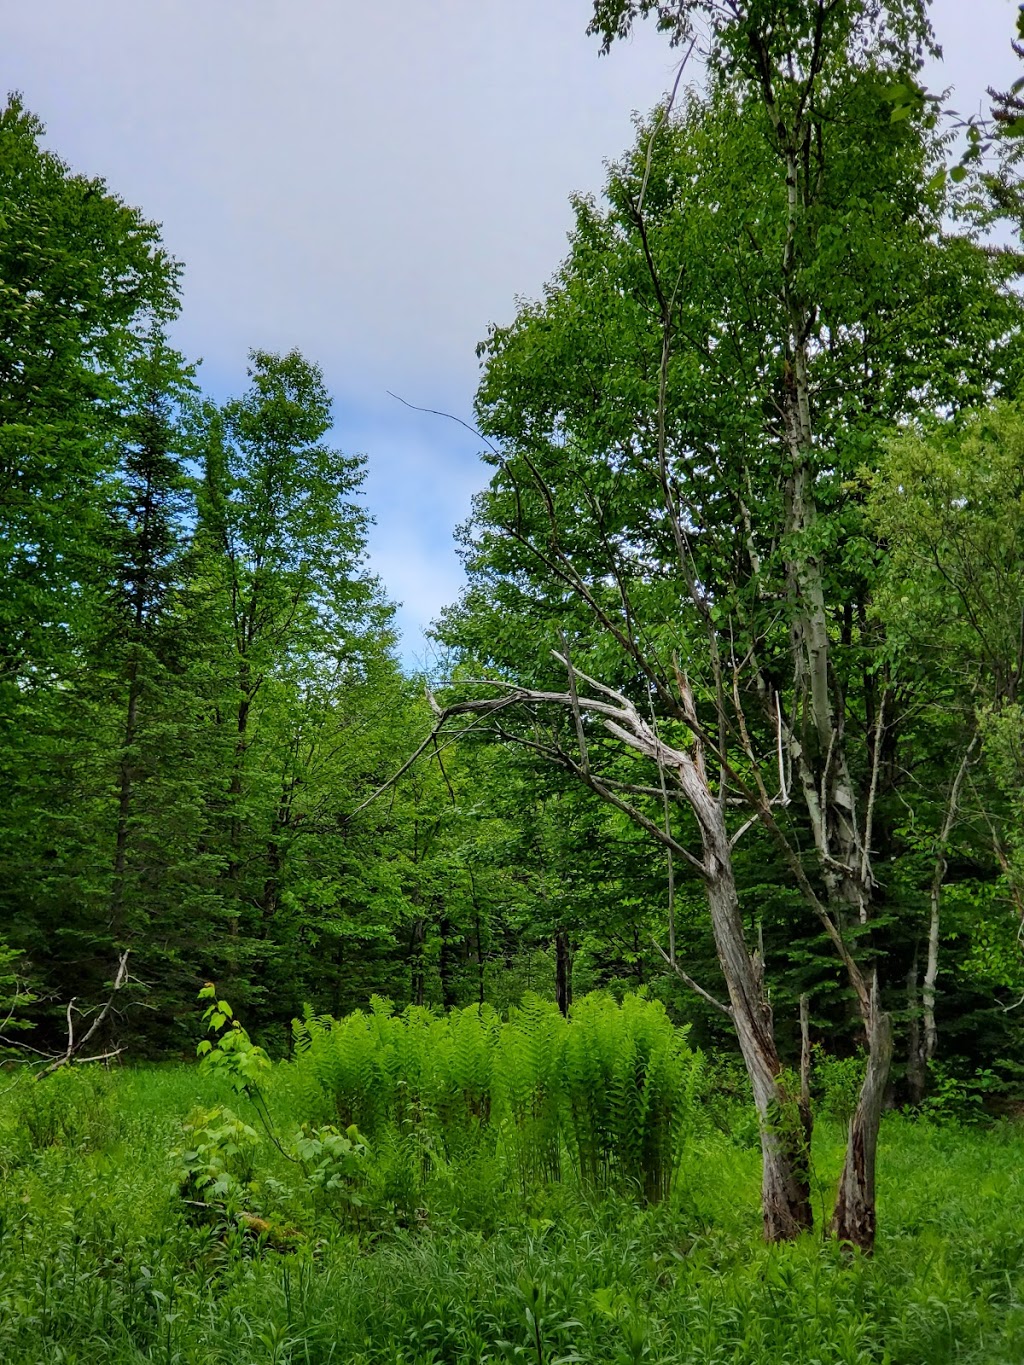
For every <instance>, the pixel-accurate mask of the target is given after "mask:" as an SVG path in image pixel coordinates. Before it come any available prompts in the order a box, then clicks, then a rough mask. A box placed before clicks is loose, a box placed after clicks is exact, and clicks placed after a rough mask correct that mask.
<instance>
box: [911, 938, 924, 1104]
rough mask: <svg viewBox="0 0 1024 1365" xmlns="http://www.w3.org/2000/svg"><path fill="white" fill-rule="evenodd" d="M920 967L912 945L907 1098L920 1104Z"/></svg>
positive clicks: (922, 1053)
mask: <svg viewBox="0 0 1024 1365" xmlns="http://www.w3.org/2000/svg"><path fill="white" fill-rule="evenodd" d="M919 974H920V968H919V966H918V960H917V945H916V944H915V945H914V958H913V961H912V962H911V964H910V970H909V971H908V972H907V1018H908V1020H909V1023H908V1025H907V1098H908V1099H909V1100H910V1103H911V1104H915V1105H916V1104H920V1103H921V1101H922V1100H923V1099H924V1092H925V1075H926V1073H925V1066H924V1062H925V1058H924V1049H923V1047H922V1039H921V1001H920V998H919V994H918V989H917V987H918V976H919Z"/></svg>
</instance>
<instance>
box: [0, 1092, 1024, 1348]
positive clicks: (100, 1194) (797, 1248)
mask: <svg viewBox="0 0 1024 1365" xmlns="http://www.w3.org/2000/svg"><path fill="white" fill-rule="evenodd" d="M5 1080H6V1089H5V1090H3V1092H2V1094H0V1176H2V1183H0V1360H2V1361H3V1362H4V1363H5V1365H57V1362H60V1363H61V1365H72V1362H75V1363H77V1365H100V1362H102V1363H103V1365H122V1363H127V1362H142V1361H147V1362H163V1363H164V1365H173V1363H175V1362H189V1363H190V1365H215V1363H216V1362H224V1365H227V1363H228V1362H231V1365H248V1362H252V1363H253V1365H256V1362H260V1365H263V1363H265V1362H281V1363H283V1362H289V1365H326V1363H327V1362H335V1363H336V1365H371V1362H372V1363H373V1365H378V1363H379V1365H385V1362H387V1365H437V1363H438V1362H451V1363H452V1365H455V1363H456V1362H460V1363H461V1362H483V1361H523V1362H534V1363H535V1365H557V1362H570V1361H578V1362H592V1365H598V1363H599V1362H600V1363H602V1365H603V1363H604V1362H609V1363H614V1365H620V1363H622V1365H625V1363H626V1362H646V1365H657V1362H663V1365H668V1362H672V1365H689V1362H693V1365H697V1362H699V1363H700V1365H719V1362H722V1363H724V1362H730V1365H759V1362H765V1363H766V1365H767V1363H768V1362H771V1363H772V1365H775V1363H776V1362H777V1363H778V1365H782V1363H783V1362H787V1363H789V1362H793V1365H796V1363H797V1362H799V1365H867V1362H877V1363H878V1365H882V1363H883V1362H884V1363H885V1365H922V1362H928V1363H929V1365H940V1362H945V1361H958V1362H978V1365H981V1363H982V1362H984V1365H1000V1363H1001V1362H1005V1363H1006V1365H1010V1362H1013V1365H1018V1363H1019V1362H1020V1361H1021V1360H1022V1359H1024V1202H1022V1183H1024V1129H1022V1128H1021V1127H1020V1126H1019V1125H1018V1124H1017V1123H1013V1122H1008V1121H1004V1122H999V1123H996V1124H994V1125H991V1126H985V1125H971V1126H963V1125H957V1124H952V1123H950V1124H937V1123H932V1122H922V1121H912V1120H910V1119H907V1118H904V1117H902V1116H900V1115H892V1116H890V1117H888V1118H887V1119H886V1121H885V1124H884V1128H883V1135H882V1144H881V1150H880V1163H879V1164H880V1170H879V1184H880V1206H879V1224H880V1233H879V1240H878V1247H877V1252H876V1254H875V1256H874V1258H873V1259H872V1260H865V1259H863V1258H861V1257H859V1256H855V1257H853V1258H848V1257H846V1256H844V1254H843V1253H842V1252H841V1251H840V1250H838V1249H837V1248H836V1247H835V1246H834V1245H833V1244H831V1243H829V1242H827V1241H825V1242H823V1241H822V1240H821V1239H820V1238H819V1237H818V1236H808V1237H806V1238H805V1239H804V1240H802V1241H801V1242H799V1243H797V1244H794V1245H787V1246H781V1247H766V1246H764V1245H763V1244H762V1243H761V1241H760V1238H759V1215H758V1158H757V1152H756V1150H755V1149H754V1146H753V1144H752V1142H751V1136H750V1130H749V1125H747V1126H746V1127H744V1124H743V1122H742V1121H740V1120H738V1121H737V1125H736V1128H737V1132H736V1133H735V1134H733V1133H730V1132H727V1131H723V1127H725V1128H728V1127H729V1125H728V1124H726V1125H722V1124H721V1123H720V1122H719V1123H714V1122H708V1123H706V1124H703V1125H701V1126H700V1127H699V1128H698V1130H696V1131H695V1132H694V1134H693V1136H692V1138H691V1139H690V1141H689V1143H688V1145H687V1148H686V1151H685V1153H684V1156H683V1160H682V1163H681V1166H680V1169H679V1171H678V1175H677V1178H676V1180H675V1184H674V1187H673V1191H672V1194H671V1196H670V1198H669V1199H668V1200H667V1201H664V1202H662V1203H661V1204H660V1205H657V1206H654V1207H639V1206H637V1205H635V1204H634V1203H632V1202H630V1201H626V1200H624V1199H622V1198H621V1197H619V1196H614V1195H604V1196H601V1197H596V1196H587V1195H585V1194H584V1193H583V1192H582V1191H581V1189H580V1188H579V1187H578V1186H576V1185H574V1184H573V1183H572V1182H571V1181H566V1182H565V1183H562V1184H556V1185H553V1186H548V1187H547V1188H546V1189H541V1190H532V1191H529V1192H528V1193H524V1192H523V1190H522V1188H515V1187H514V1186H515V1182H512V1183H511V1184H510V1182H509V1179H508V1175H507V1172H506V1173H504V1174H501V1173H496V1171H495V1169H494V1161H493V1156H492V1157H490V1158H488V1160H486V1161H484V1160H477V1161H475V1160H474V1159H473V1157H472V1154H469V1155H468V1156H466V1157H465V1159H463V1160H461V1161H460V1162H455V1163H453V1162H450V1161H449V1162H446V1161H444V1160H443V1159H441V1157H440V1155H439V1154H437V1153H434V1154H433V1156H432V1157H431V1159H430V1161H429V1162H428V1163H427V1164H429V1165H430V1166H431V1169H432V1176H431V1180H430V1181H429V1182H428V1186H422V1187H417V1190H416V1193H415V1197H416V1198H417V1199H425V1200H426V1204H425V1205H424V1206H420V1207H417V1208H414V1209H413V1208H409V1207H407V1206H404V1205H403V1195H402V1190H401V1174H400V1170H401V1163H400V1162H397V1161H396V1160H395V1159H392V1161H391V1165H390V1167H389V1172H388V1173H387V1175H386V1177H380V1179H378V1181H377V1184H376V1185H374V1184H373V1182H372V1181H371V1182H369V1183H368V1184H367V1185H366V1188H365V1190H364V1192H363V1195H362V1197H361V1198H360V1200H359V1201H357V1200H356V1199H355V1197H354V1196H352V1193H351V1191H348V1193H347V1194H346V1195H345V1199H346V1200H347V1202H345V1203H344V1204H343V1205H342V1206H341V1209H342V1211H341V1214H340V1215H339V1212H338V1205H337V1201H335V1206H334V1207H333V1209H329V1208H328V1205H329V1203H330V1191H327V1192H326V1193H325V1195H324V1201H323V1202H322V1203H321V1204H319V1205H318V1204H317V1202H316V1201H315V1200H313V1201H312V1202H311V1201H310V1199H309V1198H308V1192H307V1195H305V1196H301V1197H300V1196H299V1195H297V1194H296V1192H295V1189H294V1188H293V1186H292V1185H290V1184H289V1173H288V1169H287V1163H285V1162H283V1160H281V1161H279V1162H278V1165H277V1166H275V1165H274V1159H275V1158H276V1154H275V1153H274V1150H273V1147H272V1145H271V1144H270V1143H269V1141H268V1140H267V1139H266V1138H263V1139H262V1140H261V1144H260V1146H259V1148H258V1150H259V1152H260V1153H261V1155H260V1158H259V1159H260V1162H261V1163H263V1167H264V1169H263V1172H262V1174H261V1176H260V1183H259V1185H258V1188H259V1189H260V1191H261V1198H262V1210H261V1211H262V1212H264V1213H265V1215H266V1217H265V1220H263V1221H259V1222H257V1221H255V1220H253V1219H252V1218H248V1219H247V1218H245V1217H244V1216H242V1211H240V1209H239V1208H237V1207H236V1208H234V1209H231V1208H227V1209H226V1210H225V1212H224V1213H223V1215H222V1216H214V1217H210V1216H208V1215H205V1214H203V1213H202V1211H201V1210H198V1209H197V1208H196V1206H195V1205H190V1204H188V1203H187V1202H186V1200H185V1199H184V1198H183V1195H182V1190H181V1187H180V1168H181V1164H182V1161H183V1160H185V1161H186V1162H187V1160H188V1159H189V1158H190V1157H194V1151H193V1152H187V1151H185V1148H186V1147H187V1145H188V1142H189V1141H191V1142H192V1143H193V1144H194V1145H195V1144H198V1143H201V1141H202V1139H201V1138H197V1137H196V1135H195V1131H193V1133H192V1134H191V1136H190V1137H189V1136H187V1137H186V1138H185V1139H184V1140H183V1129H182V1121H183V1119H184V1118H185V1116H186V1115H187V1114H188V1113H189V1111H190V1110H193V1109H194V1107H195V1106H196V1105H203V1106H206V1107H207V1112H208V1113H209V1112H210V1107H211V1106H213V1105H216V1104H218V1103H226V1104H229V1105H230V1106H231V1107H232V1108H233V1109H234V1111H235V1112H236V1113H237V1115H238V1119H239V1121H240V1122H244V1124H245V1125H247V1126H249V1125H251V1126H252V1129H253V1130H254V1131H255V1130H257V1129H258V1122H257V1116H256V1114H255V1113H254V1112H253V1111H252V1109H251V1106H250V1105H249V1103H248V1101H247V1100H246V1099H245V1098H244V1097H236V1096H231V1095H230V1094H229V1093H228V1092H226V1091H224V1092H223V1093H222V1091H221V1089H220V1088H219V1082H218V1081H217V1079H216V1078H214V1077H208V1076H203V1075H201V1074H200V1073H198V1072H197V1070H196V1068H195V1067H188V1066H176V1067H166V1068H164V1067H155V1068H140V1069H125V1070H123V1071H117V1072H110V1073H106V1072H100V1071H95V1072H92V1073H86V1072H78V1073H69V1074H68V1075H66V1076H65V1075H61V1074H58V1075H56V1076H53V1077H50V1078H49V1079H48V1080H46V1081H44V1082H43V1083H42V1084H39V1085H36V1084H34V1083H29V1082H28V1080H27V1079H25V1078H19V1077H18V1076H16V1075H8V1076H7V1077H6V1078H5ZM269 1094H270V1103H271V1108H272V1109H274V1108H275V1107H276V1109H277V1111H278V1117H279V1118H280V1119H281V1120H282V1121H284V1120H285V1119H286V1117H287V1115H286V1114H284V1113H283V1112H282V1105H283V1104H284V1102H285V1098H286V1097H284V1096H282V1095H277V1094H275V1092H274V1089H273V1086H271V1089H270V1092H269ZM218 1121H220V1122H221V1128H220V1129H219V1130H217V1131H219V1132H220V1134H221V1136H220V1138H219V1139H218V1141H219V1142H220V1145H221V1148H222V1149H224V1150H227V1149H229V1148H230V1146H231V1141H230V1137H231V1135H230V1133H229V1134H228V1136H227V1137H226V1138H225V1136H224V1132H223V1121H222V1120H218ZM200 1126H201V1125H200ZM206 1131H207V1134H208V1132H209V1126H208V1128H207V1130H206ZM239 1134H240V1136H239V1139H238V1144H237V1145H240V1146H241V1148H243V1149H244V1148H245V1146H246V1143H247V1142H250V1141H251V1140H250V1139H249V1138H248V1137H247V1136H246V1135H245V1133H244V1132H243V1130H242V1129H241V1128H240V1129H239ZM841 1145H842V1137H841V1132H840V1130H839V1129H838V1128H837V1127H835V1126H829V1125H827V1124H819V1126H818V1132H817V1136H816V1152H815V1166H816V1171H817V1175H818V1179H819V1190H818V1194H819V1199H818V1202H819V1206H821V1207H824V1206H826V1205H827V1194H828V1188H827V1187H828V1184H829V1181H830V1180H831V1179H832V1178H834V1174H835V1172H836V1170H837V1169H838V1162H839V1159H840V1155H841ZM254 1150H256V1149H255V1147H254ZM395 1150H396V1151H397V1148H396V1149H395ZM183 1152H184V1157H183ZM394 1155H395V1154H394V1152H392V1158H394ZM407 1155H408V1153H406V1156H407ZM236 1156H237V1154H236ZM243 1156H244V1152H243ZM233 1159H235V1158H234V1157H232V1155H231V1153H230V1152H229V1154H228V1158H227V1160H228V1161H229V1163H230V1161H231V1160H233ZM246 1159H248V1158H246ZM415 1160H416V1162H417V1163H418V1169H419V1170H420V1172H422V1170H423V1169H424V1163H425V1157H424V1153H423V1152H422V1150H420V1151H419V1152H418V1153H417V1154H416V1157H415ZM250 1188H257V1186H251V1187H250ZM424 1191H426V1193H424ZM227 1203H228V1204H230V1197H229V1198H228V1200H227ZM328 1215H329V1216H328ZM819 1218H820V1214H819Z"/></svg>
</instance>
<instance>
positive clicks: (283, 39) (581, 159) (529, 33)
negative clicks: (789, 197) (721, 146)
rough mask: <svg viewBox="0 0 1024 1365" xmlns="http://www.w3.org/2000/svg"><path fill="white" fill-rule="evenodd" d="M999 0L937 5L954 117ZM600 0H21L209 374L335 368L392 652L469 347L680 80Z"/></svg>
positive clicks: (440, 509)
mask: <svg viewBox="0 0 1024 1365" xmlns="http://www.w3.org/2000/svg"><path fill="white" fill-rule="evenodd" d="M1015 11H1016V6H1015V5H1014V4H1013V3H1011V0H971V3H969V4H968V3H966V2H965V0H939V2H938V3H937V4H936V5H935V6H934V8H933V15H934V22H935V27H936V30H937V32H938V36H939V39H940V41H941V42H942V43H943V45H944V47H945V50H946V59H947V60H946V64H945V67H944V69H943V70H941V71H931V72H929V73H928V79H929V82H930V83H931V85H932V86H933V88H939V87H941V86H942V85H946V84H954V85H955V86H956V87H957V90H956V93H955V95H954V97H953V99H952V100H951V103H952V104H954V106H955V107H957V108H958V109H960V110H961V111H963V112H977V111H978V110H979V109H980V108H981V107H982V106H983V95H984V89H985V86H986V85H989V84H996V85H1008V84H1009V83H1010V82H1012V80H1013V79H1014V78H1015V77H1016V75H1017V74H1018V64H1017V63H1016V59H1015V58H1014V57H1013V54H1012V52H1011V51H1010V38H1011V36H1012V33H1013V27H1014V18H1015ZM589 12H590V6H589V3H588V0H514V2H513V0H429V3H428V2H427V0H391V3H389V4H388V5H381V4H373V3H366V2H365V0H364V2H363V3H360V4H356V3H353V0H143V2H142V3H140V0H91V2H90V3H89V4H88V5H84V4H82V3H81V2H80V0H38V3H36V4H32V5H29V4H21V5H12V6H8V8H7V13H6V15H5V18H4V23H3V37H4V59H3V65H4V73H5V80H6V84H7V87H8V88H9V89H20V90H21V91H22V92H23V94H24V97H25V100H26V103H27V105H28V107H29V108H30V109H32V110H34V111H35V112H36V113H38V114H39V115H40V117H41V118H42V119H43V121H44V122H45V123H46V125H47V127H48V130H49V143H50V145H51V146H52V147H53V148H54V149H55V150H57V151H58V152H60V154H61V155H63V156H64V157H65V159H66V160H68V161H69V162H70V163H71V165H72V166H73V167H74V168H75V169H76V170H82V171H85V172H88V173H90V174H99V175H103V176H104V177H105V178H106V179H107V181H108V182H109V184H110V186H111V188H112V189H113V190H115V191H116V192H117V193H119V194H120V195H121V196H122V197H123V198H125V199H126V200H128V201H129V202H131V203H136V204H139V205H140V206H141V207H142V208H143V209H144V210H145V212H146V213H147V214H148V215H149V216H150V217H152V218H155V219H157V220H158V221H160V222H162V223H163V225H164V237H165V241H166V243H167V246H168V248H169V249H170V250H171V251H172V252H173V253H174V254H175V255H176V256H177V257H179V258H180V259H181V260H182V261H183V262H184V264H185V267H186V270H185V277H184V280H185V289H184V311H183V316H182V319H181V322H180V324H179V326H178V330H177V336H176V340H177V342H178V344H179V345H180V346H181V348H182V349H183V350H184V351H185V352H186V353H187V354H188V355H189V356H190V357H202V358H203V369H202V374H201V378H202V382H203V384H204V387H205V388H206V389H207V390H208V391H209V392H211V393H212V394H214V395H215V396H218V397H221V396H226V395H227V394H229V393H232V392H237V391H239V390H240V389H241V388H242V387H243V386H244V383H245V356H246V352H247V350H248V348H249V347H252V346H257V347H262V348H266V349H269V350H287V349H289V348H290V347H292V346H297V347H298V348H299V349H300V350H302V351H303V352H304V353H305V354H306V355H307V356H308V357H309V358H311V359H314V360H316V361H317V362H318V363H319V364H320V365H322V367H323V369H324V372H325V376H326V379H327V382H328V385H329V386H330V388H331V390H332V392H333V393H334V395H335V401H336V419H337V422H336V430H335V440H336V442H337V443H338V444H339V445H340V446H342V447H343V448H345V449H346V450H351V451H363V452H365V453H366V454H367V456H368V457H369V461H370V476H369V479H368V483H367V501H368V505H369V508H370V511H371V512H372V514H373V515H374V516H375V518H376V523H377V524H376V527H375V530H374V533H373V536H372V539H371V554H372V560H373V565H374V568H375V569H376V570H377V572H378V573H380V575H381V576H382V578H383V579H384V581H385V584H386V585H387V588H388V590H389V592H390V594H391V595H392V596H393V597H394V598H396V599H398V600H400V601H401V602H402V603H403V607H402V610H401V614H400V621H401V625H402V627H403V631H404V634H405V642H404V653H405V655H406V657H407V658H408V659H409V660H410V661H412V660H416V659H418V658H420V657H421V656H422V654H423V640H422V634H421V632H422V629H423V627H424V626H425V625H426V624H427V623H428V622H429V621H430V619H431V618H432V617H434V616H435V615H436V614H437V612H438V611H439V610H440V609H441V607H442V606H444V605H445V603H446V602H449V601H451V600H452V599H453V598H454V597H455V596H456V595H457V592H458V588H459V583H460V575H459V569H458V563H457V560H456V557H455V554H454V548H453V543H452V531H453V529H454V526H455V524H456V523H457V522H459V521H461V520H462V519H464V517H465V516H466V514H467V512H468V510H469V501H470V497H471V494H472V492H473V491H474V489H476V488H478V487H480V486H482V484H483V483H484V482H485V481H486V476H487V471H486V469H485V468H484V467H483V466H481V465H479V464H478V462H477V452H478V450H479V445H480V443H479V442H477V441H476V440H474V438H472V437H471V436H470V435H469V434H468V433H466V432H465V431H463V430H462V429H461V428H459V427H458V426H456V425H455V424H454V423H451V422H446V421H444V420H442V419H440V418H431V417H427V416H424V415H423V414H420V413H415V412H412V411H410V410H409V409H407V408H403V407H402V406H401V405H400V404H399V403H396V402H395V401H394V400H392V399H389V398H388V397H387V392H386V391H387V390H389V389H390V390H392V391H393V392H396V393H399V394H401V395H402V397H404V398H406V399H408V400H409V401H410V402H412V403H416V404H420V405H423V406H427V407H434V408H442V409H445V410H446V411H450V412H452V413H455V414H457V415H459V416H461V417H464V418H466V419H471V416H472V397H473V392H474V389H475V386H476V377H477V373H478V371H477V361H476V357H475V354H474V347H475V345H476V343H477V341H479V340H480V338H481V337H482V336H483V335H484V334H485V332H486V330H487V326H488V323H490V322H491V321H507V320H508V319H509V318H510V317H511V316H512V314H513V312H514V307H515V303H514V300H515V296H516V295H517V294H521V295H522V294H525V295H527V296H536V295H537V294H538V293H539V292H540V290H541V288H542V286H543V283H544V281H545V280H546V279H547V278H548V277H549V276H550V275H551V274H552V273H553V271H554V269H555V268H556V266H557V264H558V261H559V259H560V258H561V256H562V255H563V253H564V250H565V234H566V231H567V230H568V228H569V226H570V223H571V213H570V210H569V206H568V196H569V195H570V193H571V192H572V191H574V190H592V191H596V190H599V189H600V187H601V183H602V180H603V174H604V172H603V162H604V160H605V159H609V158H614V157H616V156H618V155H619V154H620V153H621V152H622V151H623V149H624V148H625V147H626V146H627V145H628V144H629V143H630V141H631V138H632V129H631V122H630V116H631V112H632V111H633V110H642V111H643V110H647V109H649V108H651V107H652V106H653V105H654V104H655V103H656V101H657V100H658V98H659V96H660V95H661V93H662V91H663V90H664V89H665V88H666V87H667V85H668V84H669V83H670V82H671V78H672V71H673V63H672V54H671V53H670V52H669V50H668V48H667V47H666V46H665V44H664V40H663V39H661V38H659V37H658V35H656V34H655V33H654V32H653V31H652V30H650V29H649V28H644V29H642V30H641V31H640V32H639V33H638V35H637V36H636V38H635V39H634V40H633V41H631V42H630V43H628V44H624V45H621V46H620V47H619V48H618V49H616V50H615V51H614V52H613V54H612V56H611V57H609V58H604V59H601V58H599V57H598V55H597V46H596V43H595V42H594V41H593V40H591V39H588V38H587V37H586V36H585V32H584V31H585V28H586V24H587V19H588V16H589Z"/></svg>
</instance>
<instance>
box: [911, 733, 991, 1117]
mask: <svg viewBox="0 0 1024 1365" xmlns="http://www.w3.org/2000/svg"><path fill="white" fill-rule="evenodd" d="M977 744H978V736H977V735H974V736H973V738H972V739H971V742H970V744H969V745H968V746H967V749H966V751H965V753H964V756H963V758H961V760H960V766H959V767H958V768H957V770H956V776H955V777H954V778H953V782H952V785H951V786H950V789H949V797H948V799H947V801H946V809H945V811H944V813H943V816H942V827H941V829H940V830H939V837H938V839H937V841H936V845H935V866H934V869H933V871H932V885H931V903H930V908H929V915H928V961H927V964H926V966H925V972H924V989H923V990H922V992H921V994H922V1000H923V1005H924V1037H923V1039H922V1044H921V1053H922V1063H923V1067H924V1068H925V1069H926V1068H927V1065H928V1063H929V1062H930V1061H931V1060H932V1058H933V1057H934V1056H935V1054H936V1052H937V1051H938V1046H939V1029H938V1025H937V1023H936V1021H935V997H936V988H935V983H936V981H937V980H938V976H939V933H940V929H941V925H942V887H943V883H944V882H945V879H946V868H947V864H946V854H947V853H948V851H949V836H950V834H951V833H952V831H953V826H954V825H955V824H956V818H957V814H958V813H959V810H960V792H961V790H962V789H963V784H964V779H965V777H966V776H967V771H968V769H969V768H970V766H971V758H972V756H973V754H974V750H975V748H976V747H977ZM922 1094H923V1091H922Z"/></svg>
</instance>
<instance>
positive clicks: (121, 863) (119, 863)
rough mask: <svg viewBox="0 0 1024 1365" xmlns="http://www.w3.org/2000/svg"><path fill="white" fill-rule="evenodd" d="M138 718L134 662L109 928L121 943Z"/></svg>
mask: <svg viewBox="0 0 1024 1365" xmlns="http://www.w3.org/2000/svg"><path fill="white" fill-rule="evenodd" d="M138 719H139V680H138V666H137V664H136V663H135V662H133V663H132V666H131V671H130V674H129V679H128V708H127V713H126V715H125V723H124V733H123V735H122V739H121V762H120V764H119V765H118V766H119V772H118V784H117V826H116V830H115V834H114V878H113V885H112V887H111V892H110V927H111V929H112V930H113V932H114V938H115V939H116V940H117V942H118V943H120V941H121V937H122V935H123V933H124V896H125V882H126V875H127V865H128V825H129V821H130V819H131V811H132V791H133V788H134V785H135V776H134V770H133V766H132V758H131V749H132V745H133V744H134V743H135V734H136V731H137V728H138Z"/></svg>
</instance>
